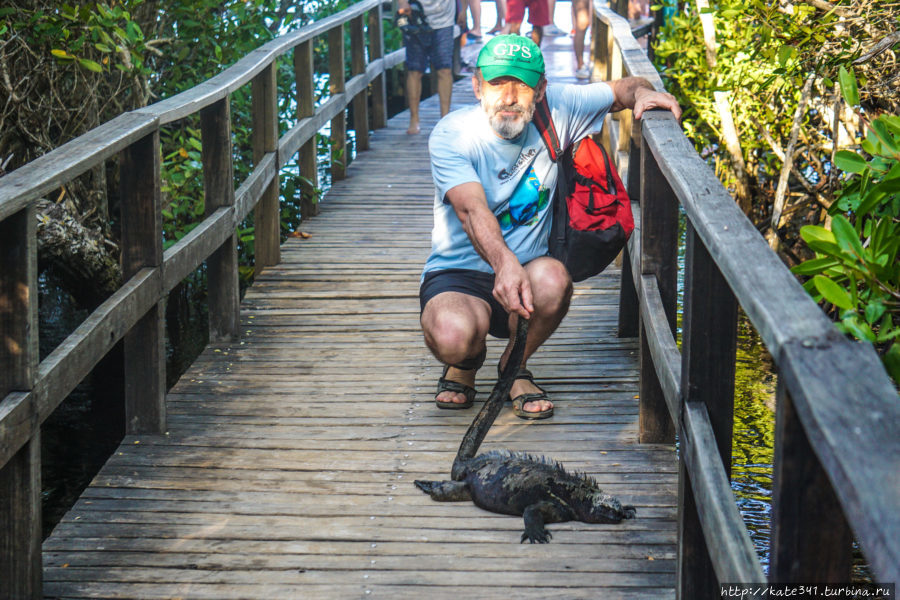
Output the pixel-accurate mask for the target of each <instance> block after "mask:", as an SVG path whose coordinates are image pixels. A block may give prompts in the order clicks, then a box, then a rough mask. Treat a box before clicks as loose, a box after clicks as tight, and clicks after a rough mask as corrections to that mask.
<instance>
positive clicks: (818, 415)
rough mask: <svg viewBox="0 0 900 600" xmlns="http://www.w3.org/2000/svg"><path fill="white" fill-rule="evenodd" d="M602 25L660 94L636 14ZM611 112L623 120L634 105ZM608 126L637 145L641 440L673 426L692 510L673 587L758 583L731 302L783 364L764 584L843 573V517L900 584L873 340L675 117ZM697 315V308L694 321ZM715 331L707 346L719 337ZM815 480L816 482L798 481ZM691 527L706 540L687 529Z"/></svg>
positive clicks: (606, 73)
mask: <svg viewBox="0 0 900 600" xmlns="http://www.w3.org/2000/svg"><path fill="white" fill-rule="evenodd" d="M593 21H594V26H593V32H594V39H593V44H592V47H593V53H594V64H595V79H608V78H610V77H612V76H616V74H617V73H616V70H617V65H621V67H622V74H625V75H640V76H643V77H646V78H647V79H649V80H650V81H651V83H652V84H653V85H654V86H655V87H656V88H657V89H660V90H661V89H662V82H661V80H660V78H659V75H658V73H656V71H655V69H654V68H653V66H652V64H651V63H650V61H649V60H648V59H647V57H646V55H645V53H644V52H643V50H641V49H640V47H639V46H638V45H637V43H636V41H635V40H634V38H633V37H632V35H631V30H630V27H629V25H628V22H627V21H626V20H625V19H623V18H621V17H619V16H618V15H616V14H615V13H613V12H612V11H610V10H608V9H606V8H604V7H602V6H600V5H599V3H595V6H594V19H593ZM618 120H619V122H620V126H621V124H622V123H626V124H628V125H630V119H629V118H628V116H627V115H626V116H625V117H624V118H620V119H618ZM611 133H612V135H611V136H609V137H608V138H607V143H609V144H610V146H611V148H610V149H613V148H615V147H616V146H617V145H618V148H619V149H620V150H624V147H623V145H622V144H621V142H622V141H623V140H624V141H630V142H631V144H630V145H631V151H630V152H625V151H623V152H618V153H617V158H618V160H619V161H620V166H622V167H624V168H625V169H626V170H627V176H628V182H629V185H628V187H629V191H630V193H631V195H632V198H633V200H638V199H640V203H639V204H638V203H635V205H634V206H635V209H636V211H640V212H636V216H637V215H639V217H638V218H637V219H636V221H637V225H636V229H635V234H634V235H633V237H632V239H631V240H630V241H629V245H628V252H627V255H628V257H629V260H627V261H626V264H625V265H624V268H623V271H625V274H623V297H624V298H626V299H627V298H629V297H635V298H637V299H639V302H640V319H641V325H640V327H638V326H637V324H636V323H634V322H623V323H620V331H625V332H632V333H633V332H637V331H640V332H641V338H642V342H641V350H642V358H641V365H642V372H641V379H642V383H641V395H642V398H641V402H642V407H641V411H642V415H641V423H642V438H643V437H644V436H645V435H646V436H649V437H651V438H653V437H654V436H656V435H659V436H661V437H662V438H663V439H665V438H667V437H668V439H669V440H670V441H671V433H673V432H677V433H678V434H679V439H680V444H681V464H682V473H683V477H682V478H681V481H680V494H679V495H680V501H686V502H688V504H691V506H692V509H691V510H692V511H693V512H692V513H691V511H682V512H685V513H687V514H682V515H681V522H680V523H679V556H678V560H679V561H680V567H679V572H680V573H681V578H680V581H679V582H678V585H679V597H683V598H692V599H693V598H718V597H719V591H718V589H717V588H716V587H715V586H716V583H717V582H721V583H724V582H763V581H765V578H764V576H763V572H762V569H761V567H760V565H759V562H758V560H757V558H756V555H755V553H754V552H753V546H752V544H751V543H750V539H749V535H748V534H747V532H746V528H745V527H744V525H743V522H742V520H741V518H740V515H739V514H738V511H737V509H736V507H735V505H734V501H733V497H732V492H731V488H730V480H729V479H730V478H729V476H728V473H729V471H730V445H731V424H732V422H733V408H732V406H731V404H732V400H731V398H732V397H733V381H731V382H729V383H728V384H727V385H723V384H722V379H723V377H721V376H720V377H718V379H717V378H715V377H712V376H710V375H708V374H706V373H705V371H713V372H719V373H728V369H729V365H728V362H729V361H731V365H730V369H731V376H732V378H733V361H734V348H733V343H732V342H730V341H728V340H726V341H725V342H721V341H719V342H717V341H716V340H717V339H718V338H722V337H723V336H725V337H728V336H732V335H733V330H734V321H733V317H732V316H730V315H729V314H728V312H729V311H728V310H727V309H726V310H725V311H724V314H723V316H722V318H721V319H719V317H718V316H716V315H715V314H713V315H710V312H713V313H715V312H716V307H718V306H720V305H722V303H723V302H724V303H725V304H726V305H727V304H728V303H729V302H731V301H736V302H737V303H739V304H740V306H741V307H742V308H743V310H744V312H745V313H746V314H747V315H748V317H749V318H750V320H751V322H752V323H753V325H754V326H755V327H756V329H757V330H758V331H759V333H760V336H761V338H762V340H763V342H764V343H765V345H766V347H767V348H768V350H769V352H770V353H771V354H772V356H773V358H774V360H775V364H776V365H777V368H778V373H779V394H778V404H779V407H778V427H777V432H776V459H775V465H774V468H775V474H776V476H775V490H774V494H773V496H774V511H773V524H772V529H773V535H772V550H771V558H772V563H771V570H770V580H771V581H774V582H786V581H821V582H835V581H838V582H840V581H844V582H846V581H849V578H850V573H849V555H850V548H849V547H844V546H849V544H843V543H841V542H842V540H846V539H848V535H846V534H847V533H849V532H845V531H843V528H845V527H846V524H844V518H843V517H846V522H847V523H849V526H850V527H851V528H852V530H853V532H854V533H855V536H856V538H857V540H858V541H859V543H860V545H861V547H862V550H863V552H864V554H865V555H866V558H867V559H868V561H869V563H870V565H871V566H872V569H873V571H874V572H875V575H876V577H877V578H878V579H879V580H881V581H888V582H890V581H897V580H898V579H900V517H898V512H900V505H898V497H900V477H898V475H897V473H900V403H898V397H897V393H896V391H895V389H894V387H893V385H892V383H891V381H890V379H889V378H888V376H887V374H886V372H885V370H884V368H883V367H882V365H881V362H880V361H879V359H878V357H877V355H876V353H875V351H874V349H873V348H872V346H871V345H870V344H866V343H857V342H851V341H850V340H848V339H847V338H846V337H845V336H843V335H841V334H840V333H839V332H838V331H837V330H836V328H835V327H834V325H833V324H832V322H831V321H830V320H829V319H828V318H827V317H826V316H825V314H824V313H823V312H822V311H821V310H820V309H819V307H818V306H817V305H816V304H815V302H814V301H813V300H812V299H811V298H810V297H809V295H808V294H807V293H806V292H805V291H804V290H803V288H802V286H801V285H800V284H799V282H798V281H797V280H796V278H795V277H794V276H793V275H792V274H791V273H790V272H789V271H788V270H787V268H786V267H785V266H784V265H783V264H782V262H781V261H780V260H779V258H778V257H777V256H776V255H775V254H774V253H773V252H772V251H771V250H770V248H769V247H768V245H767V244H766V243H765V240H763V238H762V236H760V234H759V233H758V231H757V230H756V228H755V227H754V226H753V225H752V223H751V222H750V221H749V220H748V219H747V218H746V217H745V216H744V214H743V213H742V212H741V211H740V209H739V208H738V206H737V205H736V203H735V201H734V199H733V198H732V197H731V196H730V194H729V193H728V192H727V190H725V189H724V187H723V186H722V184H721V183H720V182H719V181H718V179H717V178H716V177H715V175H714V174H713V172H712V170H711V169H710V168H709V167H708V165H707V164H706V163H705V162H704V161H703V160H702V159H701V158H700V156H699V155H698V154H697V153H696V151H695V150H694V148H693V146H692V145H691V143H690V142H689V141H688V140H687V138H685V136H684V135H683V133H682V131H681V127H680V126H679V124H678V123H677V122H676V121H675V119H674V117H673V116H672V115H671V114H670V113H668V112H658V111H652V112H650V113H647V114H645V115H644V117H643V118H642V119H641V122H640V123H634V126H633V127H630V131H629V130H628V129H626V128H623V127H620V130H619V132H616V130H615V128H613V129H612V132H611ZM617 134H618V135H617ZM660 197H662V198H663V200H660ZM670 199H672V200H670ZM675 202H677V203H678V204H680V206H681V207H682V209H683V210H684V213H685V215H686V217H687V221H688V248H689V251H688V257H687V258H686V264H685V271H686V275H685V301H684V305H685V306H684V310H685V319H684V323H683V332H682V336H683V340H684V343H683V347H682V350H681V352H679V351H678V350H677V346H676V345H675V338H674V335H673V333H674V332H673V328H672V327H671V322H670V314H669V312H670V310H671V308H672V306H673V304H672V303H673V302H674V299H673V298H671V296H670V294H668V293H667V291H666V290H664V289H663V288H664V286H669V285H670V284H671V271H672V269H673V268H674V267H675V265H676V264H677V263H676V260H677V256H676V254H675V248H674V245H673V244H671V243H670V241H663V242H662V243H661V242H660V239H659V237H660V232H665V231H668V230H669V229H671V228H672V227H673V226H674V225H676V222H675V221H673V220H672V214H673V212H672V211H673V207H674V203H675ZM642 238H643V239H642ZM648 240H652V241H650V242H648ZM648 243H649V244H650V246H648ZM648 247H649V248H651V255H650V256H649V257H648V256H647V255H646V254H645V253H646V252H647V251H648V250H647V249H648ZM691 248H693V250H691ZM691 279H693V280H694V281H693V282H692V281H691ZM626 284H627V285H626ZM626 287H627V288H628V289H625V288H626ZM710 290H713V291H710ZM711 298H713V299H714V301H713V300H712V299H711ZM701 307H702V308H701ZM624 309H625V307H623V310H622V312H623V313H625V312H626V311H625V310H624ZM692 311H693V312H697V313H698V317H697V318H695V319H690V318H689V315H690V314H692ZM702 311H706V312H702ZM701 315H702V317H701ZM629 318H630V319H632V321H633V319H635V318H637V317H629ZM710 319H712V320H713V323H712V324H710V323H709V320H710ZM690 338H694V339H696V342H691V343H689V342H688V340H689V339H690ZM710 340H712V342H710ZM716 343H718V344H719V348H718V349H717V350H716V351H715V352H713V351H712V350H711V349H710V344H712V345H713V346H715V344H716ZM729 344H731V347H730V348H729ZM693 363H697V365H696V367H694V368H692V367H691V366H690V365H692V364H693ZM645 365H646V368H645ZM729 390H731V392H730V393H729ZM645 394H646V395H648V396H651V398H648V399H645V398H644V396H645ZM654 397H656V398H659V401H656V402H654V400H655V398H654ZM660 407H662V408H661V410H662V411H663V412H662V413H660V412H659V411H660ZM644 413H648V414H644ZM665 419H669V420H670V421H671V423H672V424H673V425H674V429H673V430H671V431H670V432H665V431H662V432H657V431H652V430H651V431H644V430H643V425H644V424H645V423H647V424H657V423H660V422H662V421H663V420H665ZM658 441H662V440H658ZM806 481H815V482H816V485H815V486H814V487H813V486H811V487H810V488H805V487H804V482H806ZM823 514H824V515H829V520H828V521H825V522H827V523H828V525H827V526H825V527H827V529H828V531H827V532H824V531H823V529H824V527H823V526H822V525H821V524H820V525H818V526H817V525H815V521H814V519H816V518H822V515H823ZM835 515H836V516H835ZM830 517H833V518H830ZM695 524H696V525H699V527H700V528H702V536H699V537H698V536H697V535H696V534H695V533H693V531H692V529H697V527H694V525H695ZM831 540H833V541H834V543H829V541H831Z"/></svg>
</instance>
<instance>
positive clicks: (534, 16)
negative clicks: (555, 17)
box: [528, 0, 551, 46]
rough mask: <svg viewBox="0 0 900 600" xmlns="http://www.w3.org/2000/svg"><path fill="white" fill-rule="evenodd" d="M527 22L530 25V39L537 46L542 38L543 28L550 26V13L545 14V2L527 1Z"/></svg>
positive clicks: (542, 0) (541, 0) (539, 0)
mask: <svg viewBox="0 0 900 600" xmlns="http://www.w3.org/2000/svg"><path fill="white" fill-rule="evenodd" d="M528 22H529V23H531V26H532V29H531V39H532V40H533V41H534V43H535V44H537V45H538V46H540V45H541V40H543V38H544V27H546V26H548V25H550V23H551V18H550V13H549V12H547V2H546V0H529V2H528Z"/></svg>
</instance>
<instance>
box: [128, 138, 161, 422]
mask: <svg viewBox="0 0 900 600" xmlns="http://www.w3.org/2000/svg"><path fill="white" fill-rule="evenodd" d="M160 160H161V159H160V148H159V130H155V131H154V132H153V133H151V134H149V135H147V136H145V137H144V138H142V139H140V140H138V141H136V142H134V143H133V144H131V145H130V146H128V147H127V148H125V150H123V151H122V153H121V157H120V160H119V179H120V182H121V183H120V187H121V190H122V203H121V220H122V277H124V278H125V279H126V280H127V279H128V278H130V277H131V276H133V275H134V274H135V273H137V272H138V271H140V270H141V269H143V268H146V267H157V268H160V267H161V265H162V255H163V251H162V214H161V212H160ZM163 317H164V310H163V303H162V301H160V302H158V303H157V304H156V305H154V306H153V308H151V309H150V310H149V311H148V312H147V314H146V315H144V316H143V317H142V318H141V320H140V321H138V322H137V324H136V325H135V326H134V327H133V328H132V329H131V331H129V332H128V333H126V334H125V431H126V432H127V433H129V434H141V433H163V432H164V431H165V430H166V403H165V394H166V360H165V329H164V323H163Z"/></svg>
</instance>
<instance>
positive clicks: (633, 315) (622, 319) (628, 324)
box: [617, 244, 641, 337]
mask: <svg viewBox="0 0 900 600" xmlns="http://www.w3.org/2000/svg"><path fill="white" fill-rule="evenodd" d="M640 318H641V307H640V305H639V300H638V297H637V291H636V290H635V288H634V273H632V272H631V251H630V250H629V249H628V245H627V244H626V245H625V248H624V250H622V283H621V285H620V286H619V328H618V332H617V333H618V336H619V337H637V335H638V334H639V333H640Z"/></svg>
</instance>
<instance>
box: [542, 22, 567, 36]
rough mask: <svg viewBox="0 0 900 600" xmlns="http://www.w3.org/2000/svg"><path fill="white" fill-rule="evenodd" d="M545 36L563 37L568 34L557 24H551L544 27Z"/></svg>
mask: <svg viewBox="0 0 900 600" xmlns="http://www.w3.org/2000/svg"><path fill="white" fill-rule="evenodd" d="M544 35H548V36H550V37H559V36H562V35H566V32H565V31H563V30H562V29H560V28H559V27H557V26H556V25H555V24H553V23H550V24H549V25H545V26H544Z"/></svg>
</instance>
